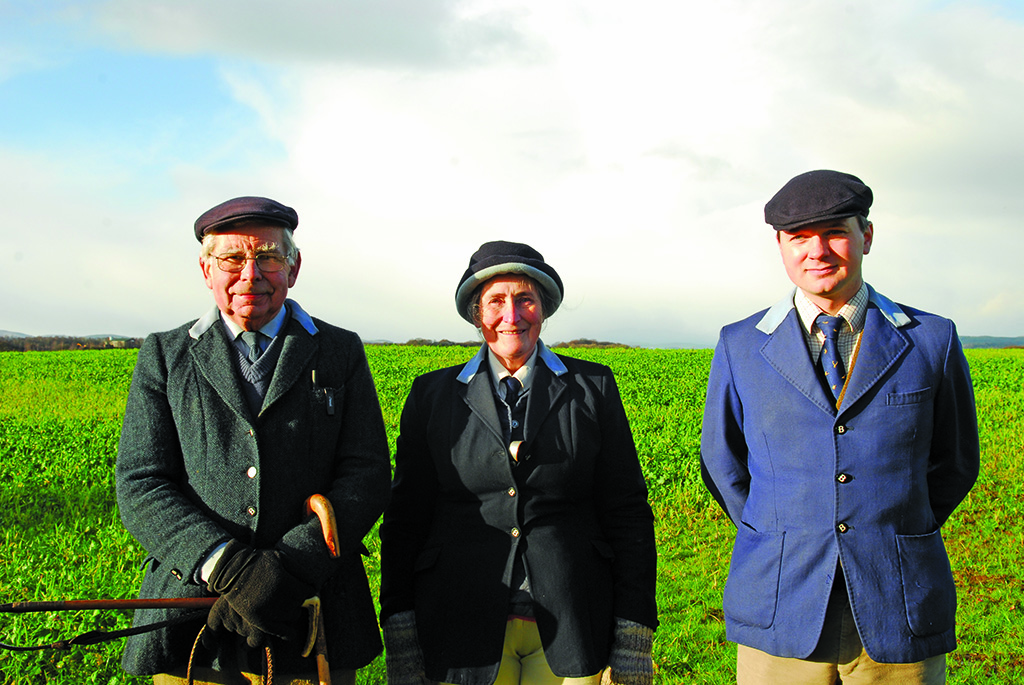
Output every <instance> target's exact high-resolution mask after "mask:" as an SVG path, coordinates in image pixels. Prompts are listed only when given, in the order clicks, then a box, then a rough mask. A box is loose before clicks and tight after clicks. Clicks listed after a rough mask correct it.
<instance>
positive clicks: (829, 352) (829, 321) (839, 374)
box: [815, 314, 846, 399]
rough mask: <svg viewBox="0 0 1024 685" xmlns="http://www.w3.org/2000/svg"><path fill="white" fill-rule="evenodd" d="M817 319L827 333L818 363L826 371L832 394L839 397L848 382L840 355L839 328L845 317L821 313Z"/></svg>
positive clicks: (823, 331)
mask: <svg viewBox="0 0 1024 685" xmlns="http://www.w3.org/2000/svg"><path fill="white" fill-rule="evenodd" d="M815 321H816V322H817V324H818V328H820V329H821V332H822V333H824V334H825V342H824V344H822V346H821V357H820V358H819V359H818V363H819V364H821V369H822V371H824V372H825V380H826V381H827V382H828V387H829V389H830V390H831V391H832V395H833V396H835V398H836V399H839V395H840V393H842V392H843V384H844V383H846V368H845V367H844V366H843V358H842V357H841V356H839V328H840V327H841V326H842V324H843V317H841V316H828V315H826V314H819V315H818V318H817V319H815Z"/></svg>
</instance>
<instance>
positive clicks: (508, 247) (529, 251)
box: [455, 240, 565, 325]
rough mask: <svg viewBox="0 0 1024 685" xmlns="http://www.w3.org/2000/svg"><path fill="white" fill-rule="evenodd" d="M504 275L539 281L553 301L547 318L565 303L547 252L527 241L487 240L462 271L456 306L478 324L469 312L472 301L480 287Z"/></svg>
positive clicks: (559, 282) (562, 291)
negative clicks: (543, 253) (546, 260)
mask: <svg viewBox="0 0 1024 685" xmlns="http://www.w3.org/2000/svg"><path fill="white" fill-rule="evenodd" d="M501 274H522V275H524V276H529V277H530V278H532V279H533V280H534V281H536V282H537V285H539V286H540V287H541V288H543V290H544V292H545V293H546V294H547V296H548V297H549V298H550V300H551V301H552V302H554V306H553V307H552V308H551V311H545V312H544V318H545V319H546V318H547V317H549V316H551V315H552V314H554V313H555V310H556V309H558V305H560V304H561V303H562V297H563V296H564V295H565V289H564V288H563V287H562V279H561V278H559V277H558V272H556V271H555V270H554V269H553V268H551V266H550V265H548V263H547V262H545V261H544V255H542V254H541V253H540V252H537V250H535V249H533V248H532V247H530V246H529V245H527V244H525V243H510V242H508V241H505V240H494V241H491V242H489V243H484V244H483V245H481V246H480V249H479V250H477V251H476V252H474V253H473V256H472V257H470V258H469V268H468V269H466V273H464V274H462V278H461V279H460V280H459V287H458V288H457V289H456V291H455V308H456V309H458V311H459V316H461V317H462V318H463V319H465V320H466V321H468V322H470V323H471V324H474V325H475V324H476V322H474V321H473V317H471V316H470V314H469V311H468V309H469V300H470V298H471V297H472V296H473V291H474V290H476V288H477V286H478V285H480V284H481V283H484V282H485V281H488V280H490V279H492V278H494V277H495V276H499V275H501Z"/></svg>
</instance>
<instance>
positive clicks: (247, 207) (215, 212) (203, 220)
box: [195, 196, 299, 242]
mask: <svg viewBox="0 0 1024 685" xmlns="http://www.w3.org/2000/svg"><path fill="white" fill-rule="evenodd" d="M241 221H256V222H261V223H267V224H275V225H278V226H283V227H285V228H290V229H292V230H293V231H294V230H295V228H296V227H297V226H298V225H299V215H298V214H297V213H296V212H295V210H294V209H292V208H291V207H288V206H286V205H283V204H281V203H280V202H277V201H276V200H271V199H270V198H266V197H251V196H250V197H236V198H234V199H232V200H228V201H227V202H222V203H220V204H219V205H217V206H216V207H213V208H211V209H208V210H206V211H205V212H203V214H202V215H201V216H200V217H199V218H198V219H196V224H195V233H196V240H198V241H199V242H202V241H203V236H205V235H206V234H207V233H218V232H221V231H223V230H224V229H225V228H227V227H228V226H230V225H231V224H234V223H238V222H241Z"/></svg>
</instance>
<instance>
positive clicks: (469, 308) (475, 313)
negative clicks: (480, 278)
mask: <svg viewBox="0 0 1024 685" xmlns="http://www.w3.org/2000/svg"><path fill="white" fill-rule="evenodd" d="M498 275H499V276H516V277H518V278H520V279H522V281H523V282H524V283H530V284H532V285H533V289H534V290H535V291H536V292H537V296H538V297H540V315H541V318H542V319H543V320H544V321H545V322H546V321H547V318H548V312H553V311H554V310H556V309H557V308H558V302H556V301H555V299H554V298H553V297H551V295H549V294H548V291H547V290H545V289H544V288H542V287H541V286H540V283H538V282H537V281H535V280H534V279H532V278H530V277H529V276H525V275H523V274H498ZM494 278H497V276H495V277H494ZM492 280H494V279H493V278H491V279H488V280H486V281H484V282H483V283H481V284H480V285H478V286H477V287H476V289H474V290H473V294H472V295H470V296H469V304H468V305H466V314H467V315H468V316H469V318H470V319H472V320H473V323H474V324H475V325H476V327H477V328H480V324H481V321H482V320H483V317H482V316H481V314H480V298H481V297H483V294H484V286H486V285H487V284H488V283H490V282H491V281H492Z"/></svg>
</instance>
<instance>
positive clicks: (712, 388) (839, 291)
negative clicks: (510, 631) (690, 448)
mask: <svg viewBox="0 0 1024 685" xmlns="http://www.w3.org/2000/svg"><path fill="white" fill-rule="evenodd" d="M871 201H872V193H871V190H870V189H869V188H868V187H867V186H866V185H864V184H863V183H862V182H861V181H860V179H858V178H857V177H855V176H851V175H849V174H845V173H839V172H836V171H811V172H808V173H805V174H801V175H799V176H797V177H796V178H794V179H792V180H791V181H789V182H788V183H787V184H786V185H785V186H784V187H783V188H782V189H781V190H780V191H779V192H778V193H777V194H776V195H775V197H773V198H772V199H771V201H770V202H769V203H768V204H767V205H766V206H765V220H766V221H767V223H769V224H771V225H772V227H773V228H775V230H776V237H777V240H778V246H779V251H780V253H781V255H782V262H783V265H784V266H785V269H786V273H787V275H788V276H789V278H790V280H792V281H793V283H794V284H795V285H796V289H795V291H794V292H793V293H791V294H790V295H788V296H786V297H785V299H783V300H782V301H781V302H779V303H778V304H776V305H775V306H773V307H771V308H770V309H768V310H766V311H761V312H758V313H757V314H754V315H753V316H751V317H750V318H748V319H745V320H743V321H740V322H738V323H734V324H731V325H729V326H726V327H725V328H723V329H722V332H721V337H720V339H719V342H718V346H717V348H716V349H715V355H714V360H713V361H712V365H711V376H710V380H709V381H708V394H707V404H706V407H705V413H704V427H703V435H702V441H701V463H702V466H703V471H704V474H703V475H704V481H705V483H706V484H707V486H708V488H709V489H710V491H711V493H712V494H713V495H714V497H715V499H716V500H717V501H718V503H719V504H720V505H721V507H722V508H723V509H724V510H725V512H726V513H727V514H728V515H729V517H730V518H731V519H732V522H733V523H734V524H735V525H736V528H737V532H736V540H735V544H734V546H733V552H732V561H731V565H730V568H729V578H728V581H727V582H726V586H725V597H724V609H725V619H726V632H727V636H728V638H729V639H730V640H732V641H734V642H737V643H739V647H738V656H737V672H738V681H739V683H741V684H743V685H748V684H752V683H758V684H760V683H785V684H786V685H791V684H794V683H822V684H824V683H835V682H838V681H840V680H841V682H843V683H868V682H871V683H883V682H884V683H899V684H900V685H907V684H908V683H941V682H944V680H945V654H946V653H947V652H949V651H952V650H953V649H954V648H955V646H956V638H955V631H954V618H955V612H956V590H955V587H954V584H953V575H952V573H951V571H950V566H949V560H948V558H947V556H946V550H945V547H944V545H943V542H942V537H941V534H940V532H939V531H940V527H941V525H942V524H943V523H944V522H945V521H946V519H947V518H948V517H949V515H950V514H951V513H952V512H953V510H954V509H955V508H956V506H957V505H958V504H959V503H960V501H961V500H962V499H963V498H964V497H965V496H966V495H967V492H968V491H969V490H970V488H971V486H972V485H973V483H974V481H975V478H976V477H977V475H978V462H979V454H978V427H977V420H976V416H975V409H974V395H973V391H972V388H971V379H970V375H969V372H968V368H967V362H966V360H965V359H964V354H963V351H962V349H961V347H960V341H959V339H958V338H957V333H956V328H955V326H954V325H953V323H952V322H951V321H949V320H947V319H943V318H940V317H938V316H935V315H934V314H928V313H926V312H922V311H920V310H917V309H912V308H910V307H906V306H903V305H897V304H895V303H893V302H892V301H891V300H889V299H887V298H885V297H884V296H882V295H881V294H880V293H878V292H877V291H875V290H874V289H873V288H872V287H871V286H869V285H868V284H866V283H865V282H864V280H863V277H862V274H861V266H862V260H863V258H864V255H866V254H868V252H869V250H870V249H871V246H872V241H873V239H874V226H873V225H872V223H871V222H869V221H868V220H867V215H868V209H869V207H870V206H871Z"/></svg>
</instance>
